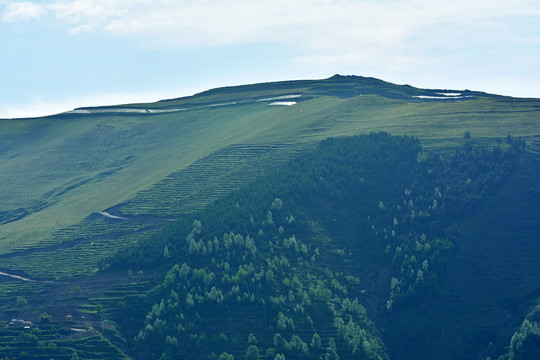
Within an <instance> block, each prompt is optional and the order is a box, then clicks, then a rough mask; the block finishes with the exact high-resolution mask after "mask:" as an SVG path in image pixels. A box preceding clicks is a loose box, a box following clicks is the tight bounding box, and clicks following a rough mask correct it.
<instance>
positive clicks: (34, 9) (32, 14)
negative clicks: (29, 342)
mask: <svg viewBox="0 0 540 360" xmlns="http://www.w3.org/2000/svg"><path fill="white" fill-rule="evenodd" d="M46 13H47V10H46V9H45V8H44V7H43V6H41V5H39V4H34V3H32V2H29V1H24V2H17V3H12V4H8V5H7V6H6V8H5V9H4V12H3V14H2V20H3V21H5V22H16V21H20V20H24V21H27V20H30V19H35V18H39V17H41V16H42V15H45V14H46Z"/></svg>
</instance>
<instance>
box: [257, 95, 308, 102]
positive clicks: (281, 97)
mask: <svg viewBox="0 0 540 360" xmlns="http://www.w3.org/2000/svg"><path fill="white" fill-rule="evenodd" d="M301 96H302V95H301V94H292V95H281V96H276V97H271V98H264V99H259V100H257V102H259V101H274V100H285V99H294V98H299V97H301Z"/></svg>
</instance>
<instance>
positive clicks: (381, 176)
mask: <svg viewBox="0 0 540 360" xmlns="http://www.w3.org/2000/svg"><path fill="white" fill-rule="evenodd" d="M523 147H524V143H523V142H522V141H520V140H516V139H513V138H511V137H508V138H507V139H506V143H504V144H503V143H501V144H498V145H496V146H492V147H485V146H475V145H472V144H471V143H470V142H467V141H465V143H464V145H463V146H462V147H461V148H459V149H457V150H455V152H454V153H435V152H426V151H424V150H423V149H422V146H421V144H420V142H419V140H418V139H416V138H413V137H409V136H391V135H390V134H388V133H382V132H379V133H371V134H368V135H359V136H350V137H339V138H329V139H327V140H324V141H322V142H320V143H319V145H318V147H317V148H316V149H315V150H314V151H312V152H309V153H306V154H302V155H299V156H297V157H296V158H294V159H293V160H291V161H290V162H289V163H287V164H286V165H285V166H283V167H281V168H280V169H279V170H277V171H274V172H272V173H271V174H270V175H267V176H264V177H262V178H259V179H257V180H256V181H254V182H252V183H251V184H249V185H248V186H246V187H244V188H242V189H240V190H237V191H235V192H232V193H231V194H229V195H228V196H226V197H224V198H222V199H220V200H218V201H216V202H214V203H212V204H210V205H208V206H207V207H206V208H205V209H204V210H202V211H199V212H196V213H193V214H189V215H186V216H185V217H183V218H182V219H180V220H179V221H177V222H175V223H173V224H171V225H169V226H168V227H166V228H165V229H163V230H162V231H160V232H158V233H156V234H154V235H152V236H150V237H148V238H146V239H144V240H142V241H141V243H140V245H138V246H135V247H131V248H130V249H128V250H126V251H123V252H120V253H119V254H117V255H116V256H114V257H111V258H109V259H106V260H104V261H102V262H101V263H100V267H101V268H102V269H103V270H102V271H104V272H107V271H117V270H118V269H124V270H129V271H143V270H144V271H155V274H156V278H157V279H161V280H159V281H158V283H156V286H155V287H153V288H151V289H150V290H149V291H148V292H147V293H145V294H144V295H140V296H133V297H127V298H125V299H124V300H123V301H119V302H118V303H117V304H116V305H115V306H114V307H111V308H110V309H109V311H110V312H111V314H112V317H113V319H114V321H116V322H117V324H118V325H119V328H120V329H121V332H122V333H123V334H124V336H125V339H126V347H127V348H128V349H129V353H132V354H137V358H142V359H176V358H185V359H234V358H236V359H244V358H245V359H259V358H265V359H277V360H280V359H389V358H390V357H389V351H388V349H387V347H386V346H385V341H384V340H385V339H384V334H382V333H381V331H380V327H378V326H376V325H375V323H374V322H379V321H381V319H385V318H388V317H389V316H391V314H392V313H393V312H395V311H399V310H400V309H403V308H407V307H408V306H412V305H414V304H418V303H421V302H422V301H423V299H426V298H428V297H430V296H436V294H437V293H438V291H440V290H439V289H440V288H439V284H440V282H441V280H444V276H445V269H446V267H447V263H448V259H449V258H450V257H452V255H453V252H454V251H455V239H456V237H458V236H460V231H461V230H460V228H459V225H458V223H459V222H460V219H463V218H464V217H467V216H469V215H471V214H474V212H475V211H476V210H477V209H478V208H479V206H481V204H482V202H483V201H484V200H485V199H486V198H488V197H489V196H490V195H491V194H493V193H495V192H496V191H497V190H498V189H499V188H500V187H501V186H502V185H503V184H504V183H505V182H506V181H508V179H509V178H510V176H511V175H512V173H513V172H514V170H515V168H516V167H517V166H518V164H519V161H520V160H519V159H520V153H521V152H522V149H523ZM531 316H532V315H531ZM526 321H528V323H527V324H524V325H523V326H522V329H521V330H520V331H519V334H516V335H515V337H516V339H514V338H512V342H513V343H512V346H511V348H510V350H509V352H508V354H507V355H506V356H507V357H508V359H518V358H525V357H519V356H518V355H516V354H520V351H521V350H520V349H523V348H524V347H527V346H529V347H530V346H531V345H530V343H534V342H535V341H537V340H538V334H539V331H538V323H536V322H534V321H533V322H531V321H529V320H526ZM534 336H536V337H534ZM528 344H529V345H528ZM521 353H523V351H522V352H521Z"/></svg>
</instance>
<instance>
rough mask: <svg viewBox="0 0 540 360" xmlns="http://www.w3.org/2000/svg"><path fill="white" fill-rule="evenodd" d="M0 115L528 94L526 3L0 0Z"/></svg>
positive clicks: (534, 73) (539, 16)
mask: <svg viewBox="0 0 540 360" xmlns="http://www.w3.org/2000/svg"><path fill="white" fill-rule="evenodd" d="M0 69H1V70H0V118H7V117H25V116H39V115H48V114H54V113H59V112H63V111H68V110H71V109H73V108H75V107H79V106H97V105H107V104H120V103H129V102H140V101H145V102H146V101H155V100H159V99H164V98H174V97H180V96H186V95H191V94H193V93H196V92H199V91H203V90H206V89H209V88H214V87H219V86H226V85H238V84H247V83H255V82H265V81H278V80H291V79H318V78H326V77H329V76H332V75H333V74H336V73H339V74H346V75H362V76H373V77H376V78H380V79H383V80H386V81H391V82H395V83H398V84H410V85H414V86H418V87H427V88H448V89H458V90H460V89H471V90H480V91H487V92H491V93H497V94H503V95H511V96H519V97H538V98H540V1H538V0H512V1H508V0H504V1H503V0H452V1H450V0H445V1H442V0H379V1H374V0H371V1H366V0H287V1H285V0H272V1H269V0H257V1H253V0H153V1H152V0H48V1H47V0H45V1H5V0H0Z"/></svg>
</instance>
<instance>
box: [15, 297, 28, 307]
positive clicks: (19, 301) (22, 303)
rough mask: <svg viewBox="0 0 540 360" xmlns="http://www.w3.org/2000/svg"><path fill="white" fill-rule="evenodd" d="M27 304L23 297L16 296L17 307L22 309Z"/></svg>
mask: <svg viewBox="0 0 540 360" xmlns="http://www.w3.org/2000/svg"><path fill="white" fill-rule="evenodd" d="M27 304H28V301H27V300H26V298H25V297H24V296H17V307H18V308H22V307H25V306H26V305H27Z"/></svg>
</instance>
